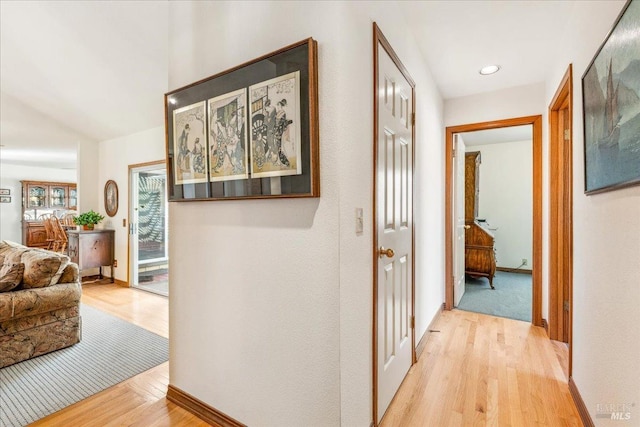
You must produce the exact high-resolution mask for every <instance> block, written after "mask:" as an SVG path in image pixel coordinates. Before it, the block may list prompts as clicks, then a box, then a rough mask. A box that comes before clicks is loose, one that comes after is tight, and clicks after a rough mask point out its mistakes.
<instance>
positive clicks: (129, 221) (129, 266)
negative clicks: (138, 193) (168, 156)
mask: <svg viewBox="0 0 640 427" xmlns="http://www.w3.org/2000/svg"><path fill="white" fill-rule="evenodd" d="M166 164H167V161H166V160H164V159H163V160H154V161H151V162H145V163H136V164H133V165H129V168H128V169H127V181H128V187H127V286H128V287H131V265H130V264H131V233H130V232H129V227H130V226H131V206H130V205H131V203H130V202H131V169H137V168H143V167H146V166H155V165H165V166H166ZM167 173H169V169H167Z"/></svg>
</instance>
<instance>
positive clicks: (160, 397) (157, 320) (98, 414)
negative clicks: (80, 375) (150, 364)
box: [31, 283, 209, 427]
mask: <svg viewBox="0 0 640 427" xmlns="http://www.w3.org/2000/svg"><path fill="white" fill-rule="evenodd" d="M82 302H83V303H85V304H87V305H90V306H93V307H95V308H98V309H100V310H102V311H106V312H108V313H111V314H112V315H114V316H117V317H120V318H122V319H124V320H126V321H128V322H131V323H134V324H136V325H138V326H140V327H142V328H145V329H148V330H150V331H152V332H155V333H157V334H158V335H162V336H164V337H168V336H169V313H168V300H167V298H165V297H161V296H159V295H155V294H151V293H148V292H144V291H138V290H134V289H129V288H123V287H120V286H117V285H113V284H111V283H92V284H85V285H83V286H82ZM168 384H169V362H166V363H163V364H162V365H158V366H156V367H155V368H153V369H151V370H149V371H146V372H143V373H142V374H140V375H137V376H135V377H133V378H130V379H128V380H126V381H124V382H121V383H120V384H117V385H115V386H113V387H111V388H108V389H106V390H104V391H102V392H100V393H98V394H96V395H93V396H91V397H89V398H87V399H85V400H83V401H80V402H78V403H76V404H74V405H71V406H69V407H67V408H65V409H63V410H61V411H59V412H56V413H55V414H51V415H49V416H48V417H46V418H43V419H41V420H39V421H37V422H35V423H33V424H31V425H32V426H47V427H57V426H60V427H62V426H64V427H68V426H74V427H81V426H82V427H84V426H88V427H94V426H95V427H103V426H132V427H133V426H139V427H151V426H194V427H198V426H208V425H209V424H207V423H205V422H204V421H202V420H201V419H200V418H197V417H196V416H194V415H192V414H191V413H189V412H187V411H185V410H184V409H182V408H180V407H178V406H176V405H174V404H173V403H171V402H168V401H167V400H166V399H165V395H166V393H167V385H168Z"/></svg>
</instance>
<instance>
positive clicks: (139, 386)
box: [32, 283, 581, 427]
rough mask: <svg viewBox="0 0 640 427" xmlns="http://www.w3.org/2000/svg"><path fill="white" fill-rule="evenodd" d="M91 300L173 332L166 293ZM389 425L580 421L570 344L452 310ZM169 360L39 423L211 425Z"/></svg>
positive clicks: (112, 289) (104, 287)
mask: <svg viewBox="0 0 640 427" xmlns="http://www.w3.org/2000/svg"><path fill="white" fill-rule="evenodd" d="M82 301H83V303H85V304H88V305H91V306H93V307H96V308H98V309H100V310H104V311H107V312H109V313H111V314H113V315H115V316H118V317H120V318H122V319H124V320H126V321H129V322H132V323H134V324H136V325H138V326H141V327H143V328H146V329H149V330H151V331H153V332H155V333H158V334H159V335H162V336H168V332H169V329H168V304H167V299H166V298H165V297H161V296H158V295H154V294H150V293H145V292H143V291H138V290H133V289H128V288H122V287H119V286H117V285H112V284H104V283H93V284H89V285H85V286H83V296H82ZM434 329H436V330H439V331H440V332H434V333H432V334H430V335H429V338H428V339H427V343H426V345H425V349H424V351H423V353H422V356H421V357H420V360H419V361H418V363H417V364H416V365H414V366H413V367H412V368H411V370H410V371H409V373H408V374H407V377H406V378H405V380H404V382H403V384H402V386H401V387H400V390H398V393H397V395H396V397H395V398H394V400H393V401H392V403H391V406H390V407H389V409H388V410H387V413H386V414H385V416H384V418H383V420H382V423H381V426H382V427H392V426H398V427H413V426H415V427H422V426H438V427H440V426H451V427H460V426H513V427H518V426H531V425H536V426H550V427H555V426H571V427H573V426H580V425H581V423H580V419H579V416H578V413H577V410H576V408H575V406H574V404H573V400H572V399H571V395H570V393H569V388H568V385H567V377H566V374H565V372H564V371H563V369H562V366H561V362H562V361H563V360H566V357H567V356H566V355H565V354H563V350H564V351H565V352H566V346H565V347H563V346H562V345H557V344H555V343H553V342H552V341H550V340H549V339H548V338H547V336H546V334H545V332H544V330H543V329H542V328H537V327H534V326H532V325H530V324H528V323H525V322H519V321H515V320H510V319H502V318H496V317H492V316H486V315H482V314H477V313H469V312H464V311H458V310H453V311H447V312H443V313H442V315H441V316H440V319H439V321H438V322H437V324H436V325H434ZM168 383H169V363H168V362H167V363H163V364H161V365H159V366H156V367H154V368H152V369H150V370H149V371H146V372H144V373H142V374H140V375H137V376H135V377H133V378H130V379H128V380H126V381H124V382H122V383H120V384H118V385H116V386H113V387H111V388H109V389H107V390H104V391H102V392H101V393H98V394H96V395H94V396H91V397H89V398H87V399H85V400H83V401H81V402H78V403H76V404H75V405H72V406H70V407H68V408H65V409H63V410H61V411H59V412H57V413H55V414H51V415H50V416H48V417H46V418H44V419H42V420H40V421H38V422H36V423H34V424H32V425H33V426H53V427H57V426H65V427H66V426H69V425H74V426H89V427H93V426H96V427H98V426H100V427H102V426H110V427H111V426H130V427H150V426H158V427H166V426H180V427H181V426H196V427H198V426H207V425H208V424H207V423H205V422H204V421H202V420H200V419H199V418H197V417H195V416H194V415H193V414H191V413H189V412H187V411H185V410H184V409H182V408H180V407H178V406H177V405H175V404H173V403H171V402H168V401H167V400H166V399H165V393H166V389H167V385H168Z"/></svg>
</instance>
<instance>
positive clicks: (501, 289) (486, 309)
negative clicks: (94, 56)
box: [458, 271, 532, 322]
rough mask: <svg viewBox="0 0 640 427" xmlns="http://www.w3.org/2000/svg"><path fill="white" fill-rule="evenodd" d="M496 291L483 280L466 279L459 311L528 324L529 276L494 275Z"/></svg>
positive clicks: (501, 273)
mask: <svg viewBox="0 0 640 427" xmlns="http://www.w3.org/2000/svg"><path fill="white" fill-rule="evenodd" d="M493 285H494V286H495V287H496V289H495V290H491V288H490V287H489V280H487V279H486V278H478V279H472V278H470V277H469V276H467V277H466V284H465V292H464V295H462V299H461V300H460V304H458V308H459V309H461V310H465V311H473V312H476V313H484V314H491V315H493V316H500V317H507V318H509V319H515V320H524V321H527V322H530V321H531V298H532V296H531V295H532V292H531V290H532V284H531V275H530V274H520V273H507V272H504V271H497V272H496V275H495V276H494V278H493Z"/></svg>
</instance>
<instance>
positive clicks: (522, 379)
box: [381, 310, 582, 427]
mask: <svg viewBox="0 0 640 427" xmlns="http://www.w3.org/2000/svg"><path fill="white" fill-rule="evenodd" d="M433 329H434V330H437V331H439V332H433V333H432V334H431V336H430V337H429V338H428V341H427V343H426V346H425V348H424V351H423V352H422V354H421V356H420V357H419V359H418V363H416V364H415V365H414V366H413V367H412V368H411V370H410V371H409V373H408V374H407V377H406V378H405V380H404V382H403V383H402V386H401V387H400V390H399V391H398V393H397V394H396V397H395V398H394V400H393V401H392V402H391V406H390V407H389V409H388V411H387V413H386V415H385V417H384V419H383V421H382V423H381V426H382V427H391V426H403V427H408V426H416V427H418V426H439V427H444V426H452V427H453V426H455V427H458V426H465V425H479V426H484V425H492V426H493V425H495V426H498V425H499V426H527V425H536V426H559V425H563V426H581V425H582V423H581V422H580V418H579V416H578V412H577V410H576V408H575V405H574V403H573V400H572V399H571V395H570V393H569V386H568V384H567V378H566V376H565V374H564V372H563V369H562V366H561V365H560V362H559V361H558V359H559V357H561V356H560V355H557V351H556V349H555V347H554V345H553V342H552V341H551V340H549V338H547V336H546V333H545V331H544V329H542V328H538V327H535V326H532V325H531V324H529V323H526V322H521V321H516V320H510V319H504V318H498V317H493V316H488V315H484V314H478V313H471V312H465V311H460V310H453V311H444V312H442V314H441V316H440V318H439V319H438V321H437V322H436V323H435V325H434V326H433Z"/></svg>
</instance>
